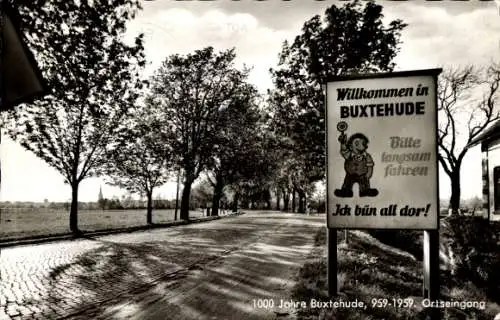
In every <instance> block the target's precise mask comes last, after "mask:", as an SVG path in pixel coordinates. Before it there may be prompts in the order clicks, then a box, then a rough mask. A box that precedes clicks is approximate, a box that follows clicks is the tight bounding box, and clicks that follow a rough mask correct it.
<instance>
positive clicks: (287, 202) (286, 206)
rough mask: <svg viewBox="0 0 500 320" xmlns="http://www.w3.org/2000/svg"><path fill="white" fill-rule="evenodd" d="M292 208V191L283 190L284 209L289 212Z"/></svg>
mask: <svg viewBox="0 0 500 320" xmlns="http://www.w3.org/2000/svg"><path fill="white" fill-rule="evenodd" d="M289 208H290V193H289V192H286V191H283V211H285V212H288V210H289Z"/></svg>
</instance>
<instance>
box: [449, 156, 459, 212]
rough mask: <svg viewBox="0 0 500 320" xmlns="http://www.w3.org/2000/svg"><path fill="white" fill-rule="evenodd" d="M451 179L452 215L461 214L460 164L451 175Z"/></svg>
mask: <svg viewBox="0 0 500 320" xmlns="http://www.w3.org/2000/svg"><path fill="white" fill-rule="evenodd" d="M450 180H451V197H450V209H451V214H452V215H458V214H460V193H461V189H460V166H458V167H457V168H456V171H455V172H453V174H452V175H451V176H450Z"/></svg>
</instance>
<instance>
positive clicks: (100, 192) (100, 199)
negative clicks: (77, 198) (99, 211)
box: [97, 186, 104, 202]
mask: <svg viewBox="0 0 500 320" xmlns="http://www.w3.org/2000/svg"><path fill="white" fill-rule="evenodd" d="M102 200H104V197H103V196H102V186H99V196H98V198H97V201H98V202H101V201H102Z"/></svg>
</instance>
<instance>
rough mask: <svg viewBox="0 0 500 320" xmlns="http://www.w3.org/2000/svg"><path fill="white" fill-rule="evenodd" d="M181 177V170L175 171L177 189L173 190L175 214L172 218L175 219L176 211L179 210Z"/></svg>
mask: <svg viewBox="0 0 500 320" xmlns="http://www.w3.org/2000/svg"><path fill="white" fill-rule="evenodd" d="M180 179H181V170H180V169H179V170H178V171H177V190H176V191H175V214H174V220H177V211H178V210H179V184H180Z"/></svg>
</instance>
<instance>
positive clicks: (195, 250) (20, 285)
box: [0, 214, 281, 320]
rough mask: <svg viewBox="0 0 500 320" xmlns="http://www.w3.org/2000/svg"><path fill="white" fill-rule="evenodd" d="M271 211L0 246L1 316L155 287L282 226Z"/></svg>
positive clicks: (52, 315) (38, 313)
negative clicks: (274, 221) (111, 233)
mask: <svg viewBox="0 0 500 320" xmlns="http://www.w3.org/2000/svg"><path fill="white" fill-rule="evenodd" d="M277 215H280V214H277ZM269 217H270V215H269V214H268V215H265V217H264V216H260V215H258V214H257V215H255V214H254V215H252V214H247V215H243V216H240V217H233V218H227V219H221V220H215V221H212V222H206V223H201V224H193V225H187V226H179V227H175V228H168V229H156V230H150V231H145V232H136V233H130V234H119V235H111V236H104V237H98V238H93V239H85V240H78V241H63V242H57V243H50V244H41V245H30V246H20V247H12V248H6V249H2V250H1V253H0V275H1V284H0V320H4V319H62V318H71V317H72V316H74V315H77V314H79V313H82V312H85V311H86V310H91V309H92V307H93V306H96V305H99V304H104V303H106V302H109V301H110V300H113V299H120V296H122V295H127V294H130V293H131V292H132V293H133V292H134V291H137V290H142V289H144V288H150V287H151V286H152V285H154V284H155V283H156V282H157V281H158V280H159V279H163V280H165V279H168V277H172V279H174V280H175V279H178V278H179V277H182V274H183V272H185V271H186V270H192V269H196V268H197V267H198V266H200V265H203V264H205V263H208V262H210V261H214V260H217V259H221V258H222V257H224V256H225V255H227V254H229V253H230V252H232V251H234V250H238V249H239V248H244V247H246V246H248V245H249V244H251V243H254V242H255V241H256V240H257V239H258V238H259V237H263V236H266V234H269V232H272V230H273V228H279V224H270V223H269V220H268V219H269ZM280 217H281V216H280ZM266 232H267V233H266Z"/></svg>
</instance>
